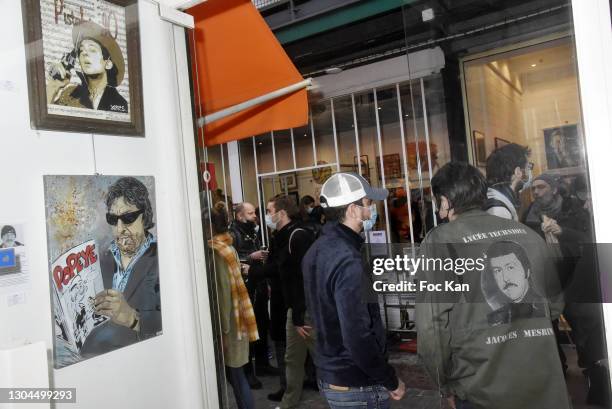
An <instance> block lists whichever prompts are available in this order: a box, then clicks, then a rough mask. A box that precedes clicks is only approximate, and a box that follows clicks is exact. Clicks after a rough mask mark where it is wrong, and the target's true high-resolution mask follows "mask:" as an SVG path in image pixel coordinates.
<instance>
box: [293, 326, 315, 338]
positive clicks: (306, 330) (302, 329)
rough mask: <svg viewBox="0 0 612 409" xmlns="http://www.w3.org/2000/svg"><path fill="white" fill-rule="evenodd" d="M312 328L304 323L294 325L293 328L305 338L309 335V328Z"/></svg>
mask: <svg viewBox="0 0 612 409" xmlns="http://www.w3.org/2000/svg"><path fill="white" fill-rule="evenodd" d="M311 329H312V327H311V326H309V325H304V326H303V327H295V330H296V331H297V333H298V334H300V337H302V338H304V339H306V338H308V337H309V336H310V330H311Z"/></svg>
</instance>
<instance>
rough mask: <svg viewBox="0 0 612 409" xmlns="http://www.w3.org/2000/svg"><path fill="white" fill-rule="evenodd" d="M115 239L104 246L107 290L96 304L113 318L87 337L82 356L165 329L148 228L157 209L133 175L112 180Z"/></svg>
mask: <svg viewBox="0 0 612 409" xmlns="http://www.w3.org/2000/svg"><path fill="white" fill-rule="evenodd" d="M105 202H106V210H107V212H106V222H107V224H108V227H109V228H110V229H111V230H112V237H113V240H112V241H111V243H110V246H109V247H108V249H107V250H106V251H104V252H103V251H102V250H103V249H100V253H101V256H100V257H101V258H100V266H101V270H102V279H103V281H104V288H105V289H104V290H103V291H101V292H99V293H98V294H96V297H95V300H94V305H95V310H96V312H97V313H98V314H100V315H105V316H107V317H109V318H110V319H111V320H110V322H109V323H108V324H106V325H103V326H101V327H98V328H96V330H95V331H94V332H93V333H92V334H91V335H90V336H89V337H87V340H86V341H85V344H84V345H83V348H82V349H81V355H82V356H83V357H84V358H86V357H88V356H89V355H93V356H95V355H98V354H100V353H105V352H108V351H111V350H114V349H116V348H120V347H122V346H125V345H129V344H132V343H134V342H137V341H139V340H142V339H145V338H149V337H152V336H155V335H157V334H158V333H159V332H161V328H162V325H161V324H162V323H161V300H160V293H159V266H158V261H157V240H156V238H155V236H153V234H152V233H151V232H150V231H149V230H150V229H151V228H153V226H154V225H155V223H154V222H153V209H152V207H151V201H150V199H149V192H148V191H147V188H146V187H145V185H144V184H143V183H142V182H140V181H139V180H138V179H136V178H133V177H122V178H120V179H118V180H117V181H116V182H115V183H113V184H112V185H111V186H110V188H109V190H108V193H107V195H106V200H105Z"/></svg>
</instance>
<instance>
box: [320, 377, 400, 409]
mask: <svg viewBox="0 0 612 409" xmlns="http://www.w3.org/2000/svg"><path fill="white" fill-rule="evenodd" d="M337 389H338V388H336V389H332V388H330V385H329V384H328V383H325V382H323V381H321V380H319V390H320V391H321V394H322V395H323V397H325V399H327V403H328V404H329V407H330V408H331V409H351V408H355V409H357V408H359V409H389V407H390V402H389V400H390V398H389V392H388V391H387V389H385V387H384V386H381V385H372V386H362V387H353V388H348V390H337Z"/></svg>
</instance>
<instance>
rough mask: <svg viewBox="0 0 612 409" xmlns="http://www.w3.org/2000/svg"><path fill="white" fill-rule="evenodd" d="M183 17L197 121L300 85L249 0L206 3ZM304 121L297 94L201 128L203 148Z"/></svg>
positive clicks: (302, 97) (302, 99)
mask: <svg viewBox="0 0 612 409" xmlns="http://www.w3.org/2000/svg"><path fill="white" fill-rule="evenodd" d="M186 12H187V13H189V14H191V15H192V16H193V17H194V19H195V29H194V31H193V33H194V35H195V41H193V39H190V43H191V47H192V56H193V64H192V70H193V71H192V73H193V74H192V75H193V85H194V89H195V100H196V112H195V114H196V116H198V117H201V116H205V115H209V114H212V113H215V112H218V111H220V110H223V109H226V108H229V107H231V106H234V105H237V104H240V103H242V102H245V101H248V100H251V99H253V98H256V97H259V96H261V95H264V94H268V93H270V92H273V91H276V90H278V89H281V88H284V87H287V86H290V85H292V84H295V83H298V82H300V81H302V80H303V78H302V76H301V75H300V73H299V72H298V70H297V69H296V68H295V66H294V65H293V63H292V62H291V60H290V59H289V57H288V56H287V54H286V53H285V51H284V50H283V48H282V46H281V45H280V44H279V43H278V41H277V40H276V38H275V36H274V34H273V33H272V31H270V29H269V27H268V25H267V24H266V22H265V21H264V19H263V18H262V17H261V15H260V14H259V12H258V11H257V9H256V8H255V6H254V5H253V4H252V3H251V1H249V0H208V1H207V2H205V3H202V4H199V5H197V6H195V7H192V8H190V9H188V10H186ZM194 42H195V44H194ZM307 122H308V102H307V95H306V90H305V89H302V90H300V91H296V92H293V93H291V94H289V95H285V96H282V97H279V98H276V99H274V100H272V101H268V102H265V103H263V104H260V105H257V106H254V107H251V108H248V109H246V110H244V111H241V112H238V113H235V114H233V115H231V116H229V117H226V118H224V119H219V120H217V121H215V122H212V123H208V124H206V125H205V129H204V144H205V145H206V146H211V145H216V144H219V143H223V142H228V141H233V140H238V139H242V138H246V137H249V136H254V135H258V134H261V133H264V132H268V131H273V130H279V129H287V128H294V127H297V126H302V125H304V124H306V123H307Z"/></svg>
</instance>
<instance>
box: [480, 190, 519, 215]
mask: <svg viewBox="0 0 612 409" xmlns="http://www.w3.org/2000/svg"><path fill="white" fill-rule="evenodd" d="M487 199H488V200H487V210H488V209H490V208H491V207H495V206H499V205H502V206H503V207H505V208H506V209H507V210H508V211H509V212H510V215H511V216H512V220H515V221H518V214H517V213H516V208H515V207H514V205H513V204H512V202H511V201H510V199H508V198H507V197H506V195H504V194H503V193H501V192H500V191H498V190H495V189H492V188H489V189H488V190H487Z"/></svg>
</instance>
